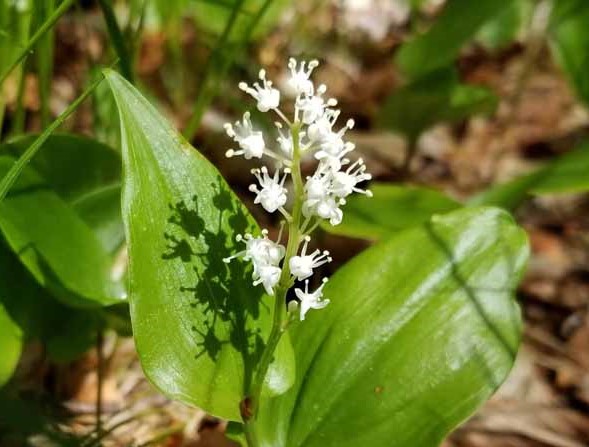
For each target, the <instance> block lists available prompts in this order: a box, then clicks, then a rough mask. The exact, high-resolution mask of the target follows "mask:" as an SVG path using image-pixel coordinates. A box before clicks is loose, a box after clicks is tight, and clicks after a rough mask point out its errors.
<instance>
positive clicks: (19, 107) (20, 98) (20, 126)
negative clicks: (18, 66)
mask: <svg viewBox="0 0 589 447" xmlns="http://www.w3.org/2000/svg"><path fill="white" fill-rule="evenodd" d="M28 65H29V64H28V63H27V61H25V63H24V64H23V66H22V70H21V71H20V78H19V80H18V91H17V93H16V111H15V112H14V125H13V126H12V130H11V133H12V134H13V135H20V134H22V133H23V132H24V131H25V115H26V111H25V87H26V84H27V68H28V67H27V66H28Z"/></svg>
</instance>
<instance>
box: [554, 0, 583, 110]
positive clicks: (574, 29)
mask: <svg viewBox="0 0 589 447" xmlns="http://www.w3.org/2000/svg"><path fill="white" fill-rule="evenodd" d="M587 23H589V4H588V3H587V2H586V1H585V0H559V1H558V2H556V5H555V11H554V15H553V21H552V23H551V36H552V49H553V50H554V53H555V54H556V58H557V60H558V62H559V64H560V66H561V67H562V68H563V70H564V72H565V73H566V75H567V77H568V78H569V80H570V82H571V84H572V85H573V87H574V89H575V90H576V91H577V94H578V95H579V98H580V99H581V100H582V101H583V102H584V103H585V105H589V77H588V76H587V73H589V27H588V26H587Z"/></svg>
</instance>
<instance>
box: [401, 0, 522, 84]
mask: <svg viewBox="0 0 589 447" xmlns="http://www.w3.org/2000/svg"><path fill="white" fill-rule="evenodd" d="M513 1H514V0H480V1H478V2H477V4H476V7H473V4H472V2H471V1H470V0H448V1H447V2H446V6H445V7H444V10H443V11H442V12H441V14H440V16H439V17H438V18H437V19H436V21H435V22H434V24H433V25H432V26H431V28H430V29H429V30H427V31H426V32H425V33H423V34H421V35H419V36H417V37H415V38H414V39H413V40H410V41H409V42H408V43H406V44H405V45H403V46H402V47H401V49H400V50H399V52H398V53H397V56H396V59H395V60H396V62H397V64H398V65H399V67H400V68H401V69H402V70H403V71H404V72H405V73H406V74H407V75H409V76H410V77H411V78H419V77H422V76H423V75H425V74H427V73H429V72H432V71H435V70H438V69H440V68H442V67H445V66H448V65H449V64H451V63H452V62H453V60H454V59H455V58H456V57H457V56H458V53H459V51H460V49H461V48H462V47H463V46H464V45H465V44H466V43H467V42H468V41H469V40H471V39H472V38H473V37H474V35H475V34H476V32H477V31H478V30H479V29H480V28H481V27H482V26H483V25H484V24H485V23H486V22H488V21H489V20H491V19H493V18H494V17H495V16H496V15H497V14H499V13H501V12H502V11H505V9H506V8H508V7H510V5H511V3H512V2H513Z"/></svg>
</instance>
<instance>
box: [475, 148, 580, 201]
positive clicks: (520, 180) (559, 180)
mask: <svg viewBox="0 0 589 447" xmlns="http://www.w3.org/2000/svg"><path fill="white" fill-rule="evenodd" d="M588 172H589V143H584V144H582V145H581V146H580V147H579V148H577V149H575V150H573V151H571V152H569V153H567V154H565V155H563V156H561V157H559V158H557V159H556V160H554V161H553V162H552V163H550V164H548V165H547V166H545V167H543V168H541V169H538V170H536V171H534V172H532V173H530V174H526V175H523V176H520V177H517V178H515V179H513V180H511V181H509V182H506V183H502V184H499V185H495V186H492V187H491V188H489V189H488V190H486V191H483V192H482V193H480V194H478V195H476V196H474V197H473V198H471V199H470V200H469V205H493V206H501V207H503V208H506V209H513V208H515V207H517V206H518V205H519V204H520V203H522V202H523V201H524V200H525V199H526V198H528V197H529V196H530V194H536V195H542V194H567V193H580V192H585V191H589V175H587V173H588Z"/></svg>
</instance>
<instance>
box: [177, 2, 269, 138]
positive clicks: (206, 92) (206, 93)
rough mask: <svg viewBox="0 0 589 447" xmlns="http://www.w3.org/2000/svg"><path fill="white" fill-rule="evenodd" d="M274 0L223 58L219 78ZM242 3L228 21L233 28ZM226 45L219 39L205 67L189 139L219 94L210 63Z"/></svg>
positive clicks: (261, 10) (192, 136) (267, 4)
mask: <svg viewBox="0 0 589 447" xmlns="http://www.w3.org/2000/svg"><path fill="white" fill-rule="evenodd" d="M272 1H273V0H266V1H265V2H264V4H263V5H262V6H261V7H260V9H259V10H258V12H257V13H256V15H255V16H254V17H253V18H252V20H251V22H250V23H249V26H248V27H247V29H246V31H245V33H244V35H243V38H242V45H235V46H234V48H233V51H231V53H230V54H229V57H226V58H224V59H223V64H222V65H221V68H220V70H219V71H218V73H217V75H218V76H217V78H218V79H222V78H223V77H224V76H225V73H226V72H227V71H228V70H229V68H230V67H231V64H232V63H233V61H234V60H235V56H236V54H237V52H238V50H239V49H240V48H241V47H242V46H243V45H245V44H246V43H247V42H249V40H250V37H251V35H252V34H253V32H254V30H255V29H256V26H257V25H258V23H260V20H262V17H264V15H265V14H266V12H267V11H268V8H270V5H271V4H272ZM242 3H243V0H241V1H240V2H239V3H238V4H237V5H236V8H235V9H234V10H233V13H236V15H235V18H234V17H233V13H232V16H231V17H230V20H229V21H228V22H227V25H228V26H230V27H231V29H232V28H233V26H234V24H235V19H237V13H239V12H241V5H242ZM231 19H233V20H231ZM231 29H229V30H228V28H227V27H226V28H225V30H224V31H223V36H224V37H225V39H224V40H226V39H227V37H228V36H229V34H230V31H231ZM226 32H227V35H225V33H226ZM224 45H225V42H224V41H223V42H222V41H221V39H219V42H218V44H217V46H216V47H215V50H214V51H213V54H212V55H211V57H210V58H209V61H207V67H205V75H204V77H203V82H202V85H203V88H202V89H201V90H200V91H201V92H203V93H202V94H200V93H199V95H198V96H197V98H196V102H195V103H194V109H193V110H194V111H193V113H192V117H191V118H190V121H189V122H188V124H187V125H186V129H185V130H184V136H185V137H186V139H188V140H191V139H192V138H194V135H195V134H196V131H197V130H198V128H199V126H200V122H201V121H202V117H203V115H204V112H205V110H206V108H207V107H208V106H209V104H210V103H211V102H212V101H213V99H214V98H215V95H216V94H217V86H216V85H210V75H211V74H212V73H211V71H212V70H211V69H210V68H209V63H211V64H212V62H214V61H213V58H215V59H216V57H217V53H219V54H220V52H221V51H222V49H223V46H224Z"/></svg>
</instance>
